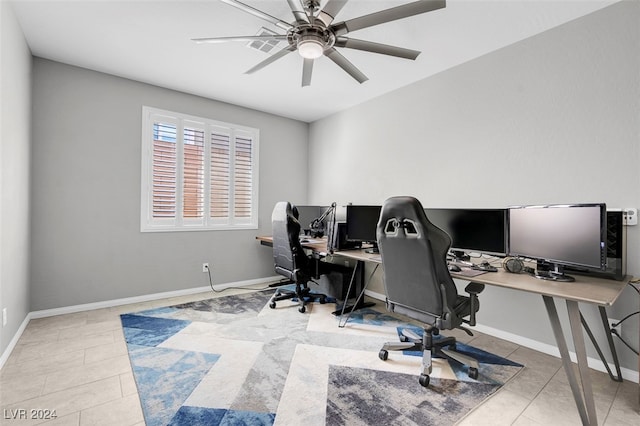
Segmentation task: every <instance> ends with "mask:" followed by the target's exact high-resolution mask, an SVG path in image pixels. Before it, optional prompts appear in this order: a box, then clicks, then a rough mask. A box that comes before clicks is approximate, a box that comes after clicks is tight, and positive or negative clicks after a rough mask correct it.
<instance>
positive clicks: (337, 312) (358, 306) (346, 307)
mask: <svg viewBox="0 0 640 426" xmlns="http://www.w3.org/2000/svg"><path fill="white" fill-rule="evenodd" d="M358 268H360V269H361V270H362V272H361V277H360V287H361V288H362V290H360V293H359V294H358V296H357V298H356V301H355V302H354V304H353V305H347V302H348V299H349V295H350V294H351V288H352V287H353V284H354V283H355V282H356V274H357V271H358ZM367 284H368V283H366V282H365V278H364V262H363V261H362V260H358V261H357V262H356V266H355V267H354V268H353V273H352V274H351V279H350V280H349V287H348V288H347V296H346V297H347V298H346V299H345V301H344V303H343V304H342V307H341V308H338V309H337V310H335V311H333V312H332V314H333V315H339V316H340V317H342V315H344V313H345V312H347V311H348V312H349V315H351V313H353V311H355V310H356V309H363V308H370V307H371V306H375V303H374V302H365V301H364V298H363V296H364V291H365V290H366V289H367Z"/></svg>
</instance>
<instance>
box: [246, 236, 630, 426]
mask: <svg viewBox="0 0 640 426" xmlns="http://www.w3.org/2000/svg"><path fill="white" fill-rule="evenodd" d="M257 239H258V240H260V241H261V243H267V242H269V241H272V240H271V237H257ZM267 245H268V244H267ZM302 245H303V246H304V247H306V248H308V249H311V250H314V251H316V252H318V253H326V251H327V247H326V242H325V241H315V242H313V243H303V244H302ZM333 254H334V255H336V256H343V257H346V258H350V259H355V260H357V261H361V262H375V263H382V260H381V258H380V255H379V254H369V253H365V251H364V250H345V251H339V252H334V253H333ZM451 276H452V277H454V278H458V279H462V280H467V281H469V280H472V281H474V282H477V283H481V284H486V285H492V286H496V287H503V288H508V289H512V290H518V291H525V292H528V293H532V294H538V295H540V296H542V300H543V302H544V305H545V308H546V310H547V315H548V316H549V321H550V322H551V328H552V330H553V334H554V337H555V339H556V343H557V345H558V349H559V351H560V357H561V359H562V365H563V367H564V370H565V373H566V374H567V378H568V379H569V385H570V386H571V391H572V393H573V397H574V399H575V401H576V405H577V407H578V411H579V413H580V418H581V419H582V423H583V424H584V425H597V424H598V420H597V417H596V409H595V402H594V399H593V390H592V386H591V378H590V376H589V366H588V364H587V351H586V347H585V340H584V336H583V334H582V331H583V327H584V330H585V331H586V332H587V334H588V335H589V337H590V338H591V341H592V342H593V343H594V346H595V347H596V350H597V351H598V355H600V358H601V359H602V361H603V363H604V365H605V367H606V368H607V369H608V368H609V367H608V365H607V362H606V360H605V359H604V356H603V355H602V352H601V351H600V348H599V346H598V345H597V343H596V341H595V339H594V338H593V335H592V334H591V331H590V330H589V327H588V325H587V324H586V322H585V321H584V318H583V317H582V314H581V313H580V309H579V306H578V303H580V302H582V303H588V304H592V305H596V306H598V308H599V310H600V316H601V318H602V321H603V326H604V328H605V330H607V331H608V330H609V327H608V322H607V315H606V311H605V307H607V306H611V305H613V303H614V302H615V301H616V300H617V299H618V297H619V296H620V294H621V293H622V291H623V290H624V288H625V286H626V285H627V282H628V281H629V280H630V277H628V276H627V277H625V279H624V280H622V281H614V280H607V279H602V278H595V277H590V276H580V275H576V277H575V278H576V280H575V281H574V282H555V281H544V280H539V279H537V278H534V277H532V276H530V275H527V274H512V273H509V272H506V271H504V270H502V269H499V270H498V272H487V273H485V274H482V275H478V276H475V277H468V276H465V275H463V274H461V273H456V272H451ZM556 298H557V299H561V300H564V301H565V303H566V305H567V313H568V317H569V324H570V330H571V336H572V339H573V344H574V349H575V352H576V357H577V361H578V363H577V364H578V374H579V375H580V382H581V383H582V386H580V384H579V383H578V380H577V376H576V373H575V371H574V369H573V368H572V361H571V356H570V354H569V349H568V346H567V340H566V338H565V336H564V332H563V330H562V327H561V323H560V319H559V317H558V311H557V309H556V304H555V300H554V299H556ZM607 336H608V340H609V342H608V343H609V347H610V349H611V351H612V354H613V357H614V362H615V364H616V368H617V370H618V371H617V373H618V378H617V379H616V378H615V377H614V376H613V375H612V374H611V371H609V374H610V376H611V377H612V378H613V379H614V380H621V375H620V367H619V365H618V360H617V354H616V352H615V346H614V344H613V339H612V338H611V334H610V333H608V332H607Z"/></svg>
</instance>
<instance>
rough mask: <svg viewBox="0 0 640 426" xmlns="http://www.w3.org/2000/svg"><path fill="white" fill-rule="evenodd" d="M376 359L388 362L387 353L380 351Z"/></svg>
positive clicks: (383, 350) (384, 350)
mask: <svg viewBox="0 0 640 426" xmlns="http://www.w3.org/2000/svg"><path fill="white" fill-rule="evenodd" d="M378 358H380V359H381V360H383V361H386V360H388V359H389V352H388V351H387V350H386V349H380V352H378Z"/></svg>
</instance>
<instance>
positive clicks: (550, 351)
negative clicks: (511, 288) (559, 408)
mask: <svg viewBox="0 0 640 426" xmlns="http://www.w3.org/2000/svg"><path fill="white" fill-rule="evenodd" d="M365 294H366V295H367V296H370V297H372V298H374V299H378V300H382V301H384V300H386V296H385V295H384V294H381V293H376V292H373V291H370V290H367V291H365ZM474 329H475V330H478V331H479V332H480V333H484V334H488V335H489V336H493V337H497V338H499V339H503V340H506V341H509V342H512V343H515V344H517V345H520V346H524V347H526V348H529V349H533V350H535V351H538V352H542V353H545V354H547V355H551V356H554V357H556V358H560V351H559V350H558V348H557V347H556V346H554V345H549V344H547V343H542V342H538V341H537V340H532V339H528V338H526V337H522V336H518V335H517V334H513V333H509V332H506V331H503V330H499V329H496V328H493V327H488V326H485V325H482V324H477V325H476V326H475V327H474ZM569 355H570V356H571V360H572V361H573V362H577V361H576V360H577V357H576V354H575V352H569ZM587 364H588V365H589V367H590V368H593V369H594V370H597V371H601V372H604V373H606V372H607V369H606V368H605V366H604V363H603V362H602V361H601V360H600V359H599V358H591V357H587ZM609 368H610V369H611V371H613V372H614V374H615V366H613V365H612V364H609ZM620 372H621V373H622V378H623V379H624V380H629V381H631V382H635V383H638V382H639V380H640V379H639V373H638V372H637V371H634V370H630V369H628V368H624V367H621V368H620Z"/></svg>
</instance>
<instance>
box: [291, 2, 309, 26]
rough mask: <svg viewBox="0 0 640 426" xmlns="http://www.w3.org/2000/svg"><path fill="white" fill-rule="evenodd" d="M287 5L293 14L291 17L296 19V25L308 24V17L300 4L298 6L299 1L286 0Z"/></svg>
mask: <svg viewBox="0 0 640 426" xmlns="http://www.w3.org/2000/svg"><path fill="white" fill-rule="evenodd" d="M287 2H288V3H289V7H290V8H291V12H292V13H293V17H294V18H296V22H297V23H298V24H308V23H309V17H308V16H307V13H306V12H305V11H304V9H303V8H302V4H300V0H287Z"/></svg>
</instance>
